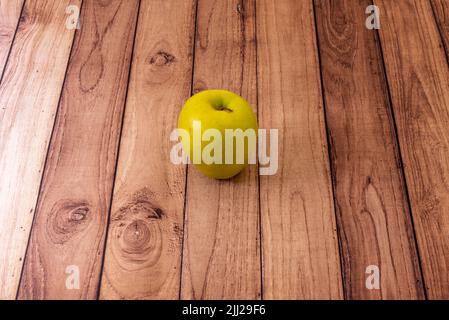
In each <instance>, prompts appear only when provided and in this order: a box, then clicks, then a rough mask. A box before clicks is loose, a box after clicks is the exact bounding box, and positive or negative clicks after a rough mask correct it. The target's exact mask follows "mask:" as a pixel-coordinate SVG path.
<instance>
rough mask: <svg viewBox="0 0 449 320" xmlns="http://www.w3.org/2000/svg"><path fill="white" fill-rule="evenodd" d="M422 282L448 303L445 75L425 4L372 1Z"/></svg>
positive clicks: (448, 99) (448, 72) (448, 93)
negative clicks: (379, 21)
mask: <svg viewBox="0 0 449 320" xmlns="http://www.w3.org/2000/svg"><path fill="white" fill-rule="evenodd" d="M375 3H376V4H377V5H378V6H379V8H380V10H381V12H382V14H383V19H382V27H381V29H380V35H381V40H382V48H383V53H384V57H385V64H386V69H387V75H388V80H389V85H390V91H391V95H392V102H393V110H394V115H395V118H396V123H397V128H398V136H399V140H400V147H401V152H402V157H403V160H404V165H405V174H406V180H407V185H408V188H409V193H410V201H411V208H412V212H413V217H414V223H415V229H416V236H417V240H418V247H419V252H420V255H421V261H422V270H423V275H424V280H425V281H424V282H425V285H426V289H427V294H428V297H429V298H431V299H436V298H440V299H448V298H449V286H448V283H449V271H448V267H447V266H449V162H448V161H447V159H448V158H449V112H448V106H449V90H448V88H449V69H448V67H447V66H448V65H447V61H446V56H445V53H444V49H443V46H442V43H441V39H440V36H439V32H438V29H437V25H436V23H435V20H434V16H433V13H432V8H431V5H430V2H428V1H420V0H416V1H413V0H400V1H389V0H387V1H383V0H379V1H378V0H376V1H375Z"/></svg>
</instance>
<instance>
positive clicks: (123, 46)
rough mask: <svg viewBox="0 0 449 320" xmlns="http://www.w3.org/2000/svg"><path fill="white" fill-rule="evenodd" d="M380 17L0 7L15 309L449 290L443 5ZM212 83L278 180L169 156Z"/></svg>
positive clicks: (188, 8) (350, 11)
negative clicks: (275, 140) (192, 102)
mask: <svg viewBox="0 0 449 320" xmlns="http://www.w3.org/2000/svg"><path fill="white" fill-rule="evenodd" d="M372 4H373V2H372V1H371V0H314V1H313V0H276V1H275V0H140V1H139V0H102V1H99V0H0V81H1V82H0V299H15V298H18V299H97V298H99V299H179V298H182V299H425V298H429V299H449V68H448V58H449V0H395V1H392V0H374V5H376V6H378V8H379V14H380V29H379V30H377V29H368V28H367V27H366V25H365V21H366V20H367V18H368V17H369V11H366V10H367V7H368V6H370V5H372ZM78 9H79V10H80V22H79V24H78V28H76V18H73V15H75V16H76V13H77V10H78ZM73 21H75V23H71V22H73ZM205 89H227V90H231V91H233V92H236V93H238V94H240V95H242V96H243V97H244V98H246V99H247V100H248V101H249V102H250V103H251V105H252V106H253V108H254V110H255V112H256V113H257V115H258V120H259V124H260V127H261V128H264V129H278V130H279V170H278V172H277V173H276V174H275V175H272V176H261V175H259V174H258V167H257V166H255V165H253V166H250V167H248V168H247V169H246V170H245V171H244V172H243V173H242V174H240V175H239V176H237V177H235V178H233V179H231V180H226V181H216V180H212V179H209V178H206V177H204V176H202V175H201V174H200V173H199V172H198V171H197V170H196V168H194V167H193V166H190V165H189V166H188V167H186V166H184V165H174V164H172V162H171V161H170V149H171V147H172V146H173V144H174V143H173V142H172V141H170V133H171V131H172V130H173V129H175V128H176V126H177V117H178V114H179V112H180V110H181V108H182V105H183V104H184V102H185V101H186V99H187V98H188V97H189V96H190V95H192V94H193V93H196V92H198V91H201V90H205ZM377 271H378V272H379V274H380V287H379V288H377V287H376V286H375V285H374V288H373V287H372V286H370V284H371V285H372V284H374V283H375V279H376V278H375V276H377V275H378V273H377ZM373 277H374V278H373ZM78 278H79V282H78V281H77V280H78Z"/></svg>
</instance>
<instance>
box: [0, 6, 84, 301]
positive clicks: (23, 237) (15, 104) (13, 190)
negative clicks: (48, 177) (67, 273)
mask: <svg viewBox="0 0 449 320" xmlns="http://www.w3.org/2000/svg"><path fill="white" fill-rule="evenodd" d="M68 5H77V6H78V7H79V6H80V1H78V0H63V1H61V0H40V1H27V2H26V5H25V8H24V13H23V15H22V19H21V22H20V25H19V28H18V31H17V34H16V38H15V41H14V44H13V46H12V49H11V53H10V55H9V60H8V64H7V66H6V68H5V71H4V75H3V80H2V82H1V84H0V203H1V207H2V208H1V214H0V299H12V298H15V297H16V294H17V288H18V285H19V278H20V274H21V270H22V265H23V259H24V255H25V251H26V247H27V244H28V238H29V234H30V229H31V225H32V221H33V215H34V210H35V206H36V201H37V197H38V193H39V186H40V183H41V178H42V171H43V167H44V163H45V157H46V154H47V150H48V141H49V140H50V136H51V131H52V128H53V124H54V119H55V113H56V110H57V107H58V100H59V97H60V92H61V88H62V85H63V82H64V75H65V72H66V67H67V61H68V59H69V55H70V48H71V46H72V43H73V36H74V30H68V29H67V28H66V19H67V16H66V14H65V9H66V7H67V6H68Z"/></svg>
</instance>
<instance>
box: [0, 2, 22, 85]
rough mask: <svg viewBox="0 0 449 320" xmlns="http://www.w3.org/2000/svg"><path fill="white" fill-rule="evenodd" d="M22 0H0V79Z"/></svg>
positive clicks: (17, 21)
mask: <svg viewBox="0 0 449 320" xmlns="http://www.w3.org/2000/svg"><path fill="white" fill-rule="evenodd" d="M23 2H24V0H6V1H0V81H1V76H2V75H3V71H4V68H5V65H6V61H7V59H8V55H9V52H10V49H11V45H12V41H13V39H14V35H15V34H16V29H17V24H18V23H19V19H20V14H21V12H22V7H23Z"/></svg>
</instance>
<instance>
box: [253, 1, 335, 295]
mask: <svg viewBox="0 0 449 320" xmlns="http://www.w3.org/2000/svg"><path fill="white" fill-rule="evenodd" d="M299 35H300V36H299ZM315 37H316V36H315V26H314V17H313V5H312V1H294V0H280V1H272V0H263V1H257V39H258V61H259V63H258V70H259V76H258V82H259V117H260V127H261V128H271V129H279V171H278V172H277V174H276V175H274V176H261V179H260V200H261V212H262V239H263V242H262V243H263V285H264V286H263V292H264V298H267V299H327V298H331V299H340V298H342V297H343V292H342V286H341V274H340V261H339V252H338V242H337V233H336V223H335V212H334V205H333V195H332V186H331V176H330V169H329V157H328V151H327V142H326V130H325V119H324V113H323V103H322V98H321V85H320V73H319V72H320V71H319V64H318V56H317V48H316V40H315Z"/></svg>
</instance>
